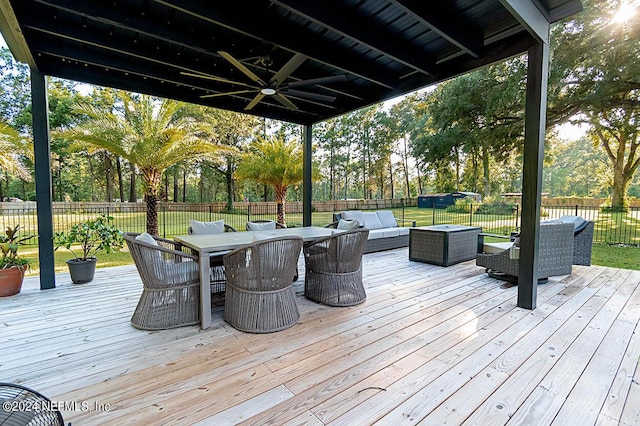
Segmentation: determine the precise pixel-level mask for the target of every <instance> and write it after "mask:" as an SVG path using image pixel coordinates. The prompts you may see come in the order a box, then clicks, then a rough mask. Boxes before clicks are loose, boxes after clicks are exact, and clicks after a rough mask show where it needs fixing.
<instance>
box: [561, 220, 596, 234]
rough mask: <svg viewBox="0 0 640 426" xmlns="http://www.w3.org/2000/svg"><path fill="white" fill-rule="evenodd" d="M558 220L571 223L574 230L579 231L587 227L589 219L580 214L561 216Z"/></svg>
mask: <svg viewBox="0 0 640 426" xmlns="http://www.w3.org/2000/svg"><path fill="white" fill-rule="evenodd" d="M560 222H564V223H573V230H574V232H580V231H582V230H583V229H584V228H586V227H587V225H588V224H589V221H588V220H586V219H584V218H582V217H580V216H561V217H560Z"/></svg>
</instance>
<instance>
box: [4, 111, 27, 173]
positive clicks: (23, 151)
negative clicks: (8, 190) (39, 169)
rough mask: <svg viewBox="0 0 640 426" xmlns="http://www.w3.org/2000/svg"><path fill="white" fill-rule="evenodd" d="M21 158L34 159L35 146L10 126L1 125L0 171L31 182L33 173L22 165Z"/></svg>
mask: <svg viewBox="0 0 640 426" xmlns="http://www.w3.org/2000/svg"><path fill="white" fill-rule="evenodd" d="M21 156H26V157H29V158H33V144H32V143H31V142H29V141H27V140H25V139H24V138H22V137H20V135H19V134H18V132H17V131H16V130H15V129H13V128H12V127H11V126H9V125H8V124H5V123H0V170H2V171H5V172H7V173H10V174H12V175H15V176H17V177H19V178H20V179H24V180H26V181H30V180H31V173H30V172H29V170H28V169H27V168H26V167H25V165H24V164H23V163H22V161H21V159H20V157H21Z"/></svg>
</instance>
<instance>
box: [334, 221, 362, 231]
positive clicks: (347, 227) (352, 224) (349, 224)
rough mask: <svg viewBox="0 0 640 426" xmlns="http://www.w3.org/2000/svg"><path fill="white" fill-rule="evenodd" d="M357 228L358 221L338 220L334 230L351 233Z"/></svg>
mask: <svg viewBox="0 0 640 426" xmlns="http://www.w3.org/2000/svg"><path fill="white" fill-rule="evenodd" d="M358 226H359V225H358V221H357V220H355V219H351V220H345V219H340V220H339V221H338V225H337V226H336V229H341V230H343V231H351V230H352V229H356V228H357V227H358Z"/></svg>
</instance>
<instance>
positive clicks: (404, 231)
mask: <svg viewBox="0 0 640 426" xmlns="http://www.w3.org/2000/svg"><path fill="white" fill-rule="evenodd" d="M409 230H410V228H398V235H409Z"/></svg>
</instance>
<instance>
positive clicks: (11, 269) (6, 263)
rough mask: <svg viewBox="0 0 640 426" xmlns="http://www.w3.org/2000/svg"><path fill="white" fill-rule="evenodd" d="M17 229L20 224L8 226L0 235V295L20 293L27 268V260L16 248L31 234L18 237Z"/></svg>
mask: <svg viewBox="0 0 640 426" xmlns="http://www.w3.org/2000/svg"><path fill="white" fill-rule="evenodd" d="M19 229H20V225H16V226H15V228H11V227H10V226H8V227H7V229H6V231H5V235H0V252H2V257H1V258H0V297H5V296H13V295H14V294H18V293H20V290H22V281H23V280H24V272H25V271H26V270H27V269H28V268H29V260H28V259H24V258H22V257H20V256H19V255H18V248H19V247H20V244H22V243H23V242H24V241H25V240H28V239H29V238H31V236H26V237H18V230H19Z"/></svg>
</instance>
